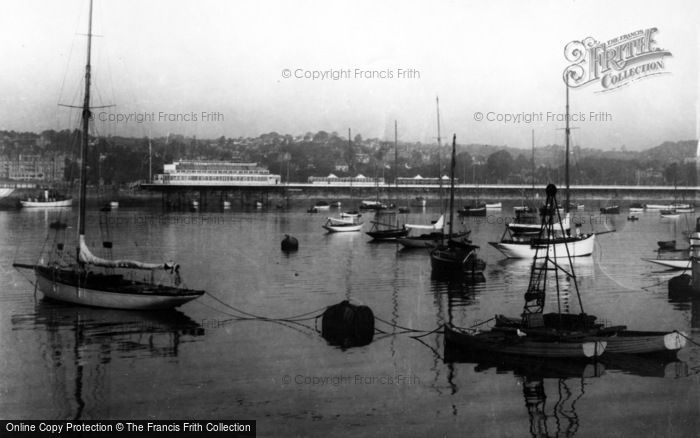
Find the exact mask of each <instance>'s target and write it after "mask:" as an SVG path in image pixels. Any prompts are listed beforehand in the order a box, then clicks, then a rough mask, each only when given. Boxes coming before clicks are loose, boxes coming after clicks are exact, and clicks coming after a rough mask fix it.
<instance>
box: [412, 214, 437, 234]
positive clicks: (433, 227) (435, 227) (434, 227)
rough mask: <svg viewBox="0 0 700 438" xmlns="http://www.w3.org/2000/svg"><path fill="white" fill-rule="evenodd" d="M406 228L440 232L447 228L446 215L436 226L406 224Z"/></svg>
mask: <svg viewBox="0 0 700 438" xmlns="http://www.w3.org/2000/svg"><path fill="white" fill-rule="evenodd" d="M406 228H411V229H416V230H431V231H440V230H442V229H443V228H445V215H441V216H440V219H438V220H437V222H435V223H434V224H431V225H409V224H406Z"/></svg>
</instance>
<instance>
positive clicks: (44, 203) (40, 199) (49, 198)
mask: <svg viewBox="0 0 700 438" xmlns="http://www.w3.org/2000/svg"><path fill="white" fill-rule="evenodd" d="M19 203H20V205H21V206H22V207H24V208H38V207H44V208H46V207H70V206H71V205H73V198H71V197H69V196H64V195H61V194H60V193H57V192H56V191H54V190H48V189H47V190H44V191H43V192H42V193H41V194H40V195H38V196H30V197H27V198H25V199H22V200H20V201H19Z"/></svg>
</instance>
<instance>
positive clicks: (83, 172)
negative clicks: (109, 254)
mask: <svg viewBox="0 0 700 438" xmlns="http://www.w3.org/2000/svg"><path fill="white" fill-rule="evenodd" d="M87 38H88V39H87V62H86V64H85V97H84V99H83V114H82V116H83V123H82V125H83V126H82V128H83V132H82V139H81V143H80V199H79V207H80V210H79V211H80V212H79V215H78V240H79V241H80V240H81V239H84V236H85V198H86V196H85V195H86V192H87V148H88V141H89V140H90V134H89V132H88V128H89V125H90V51H91V47H92V0H90V13H89V15H88V33H87ZM77 256H78V263H79V264H81V262H80V246H78V252H77Z"/></svg>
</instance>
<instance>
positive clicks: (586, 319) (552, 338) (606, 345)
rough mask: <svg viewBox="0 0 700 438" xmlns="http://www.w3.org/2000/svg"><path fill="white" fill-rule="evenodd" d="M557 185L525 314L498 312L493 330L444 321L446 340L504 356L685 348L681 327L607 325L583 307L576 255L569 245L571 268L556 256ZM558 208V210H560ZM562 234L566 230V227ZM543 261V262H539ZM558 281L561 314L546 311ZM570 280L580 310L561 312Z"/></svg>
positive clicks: (593, 354) (573, 355)
mask: <svg viewBox="0 0 700 438" xmlns="http://www.w3.org/2000/svg"><path fill="white" fill-rule="evenodd" d="M556 193H557V188H556V187H555V186H554V184H550V185H548V186H547V201H546V205H545V207H546V208H547V214H546V215H543V217H542V228H541V233H540V236H539V238H538V242H540V245H539V246H538V247H537V251H536V253H535V256H534V257H533V263H532V266H531V268H530V282H529V285H528V288H527V291H526V292H525V305H524V306H523V313H522V315H521V317H520V318H507V317H504V316H503V315H496V317H495V318H494V319H495V326H494V327H493V328H492V329H491V330H489V331H483V332H478V331H474V330H471V329H465V328H459V327H455V326H453V325H452V324H446V325H445V340H446V342H447V341H448V340H449V341H450V342H452V343H456V344H457V345H460V346H461V347H462V348H474V349H480V350H485V351H490V352H497V353H503V354H517V355H523V356H537V357H561V358H566V357H569V358H591V357H597V356H600V355H602V354H603V353H604V352H608V353H625V354H647V353H661V352H672V353H675V352H676V351H677V350H679V349H681V348H683V347H684V346H685V344H686V339H687V335H686V334H684V333H681V332H678V331H673V332H660V331H631V330H627V327H625V326H612V327H605V326H604V325H603V324H599V323H596V322H595V320H596V319H597V318H596V317H595V316H593V315H588V314H586V313H585V312H584V310H583V303H582V301H581V294H580V292H579V289H578V282H577V280H576V274H575V272H574V267H573V263H572V261H571V254H570V253H569V251H568V247H565V248H564V249H565V251H566V257H567V259H568V262H569V266H568V270H567V269H566V267H565V266H562V264H560V263H559V262H557V261H556V259H555V258H554V257H552V255H551V250H550V248H551V247H552V246H553V244H552V241H553V238H552V237H553V235H554V224H555V222H554V216H555V214H556V215H557V216H559V213H558V212H557V209H556V205H558V204H557V201H556ZM555 212H556V213H555ZM561 231H562V232H563V229H562V230H561ZM540 262H541V263H540ZM550 273H551V274H554V278H555V279H556V284H555V287H556V291H555V293H556V297H557V309H558V311H557V312H551V313H546V314H545V313H544V308H545V298H546V296H547V286H548V278H549V274H550ZM560 275H561V276H566V277H568V278H570V279H571V280H572V282H573V285H574V290H575V292H576V298H577V300H578V307H579V310H580V313H579V314H572V313H562V311H561V310H562V303H561V299H562V296H561V295H562V294H561V291H560V285H559V277H560Z"/></svg>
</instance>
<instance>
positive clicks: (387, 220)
mask: <svg viewBox="0 0 700 438" xmlns="http://www.w3.org/2000/svg"><path fill="white" fill-rule="evenodd" d="M409 231H410V230H409V229H408V228H406V227H405V226H402V225H400V224H399V221H398V218H397V216H396V213H382V212H377V213H376V216H375V219H374V220H373V221H372V228H371V229H370V230H369V231H367V233H366V234H367V235H368V236H370V237H371V238H372V239H374V240H396V239H397V238H399V237H405V236H407V235H408V232H409Z"/></svg>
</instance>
